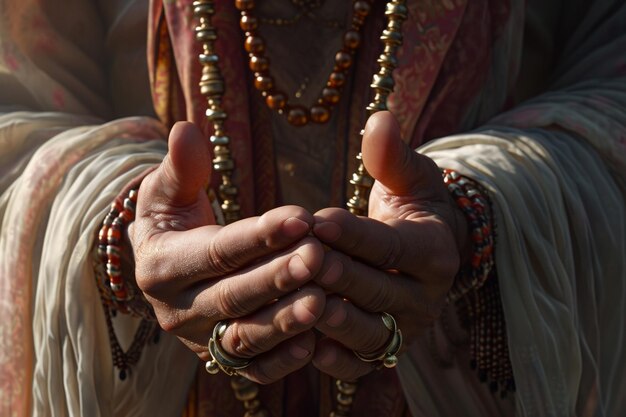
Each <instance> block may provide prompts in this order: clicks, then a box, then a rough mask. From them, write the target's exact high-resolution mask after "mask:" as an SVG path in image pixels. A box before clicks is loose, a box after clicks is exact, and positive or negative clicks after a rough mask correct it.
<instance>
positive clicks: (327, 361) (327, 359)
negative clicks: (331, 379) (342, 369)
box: [320, 350, 337, 368]
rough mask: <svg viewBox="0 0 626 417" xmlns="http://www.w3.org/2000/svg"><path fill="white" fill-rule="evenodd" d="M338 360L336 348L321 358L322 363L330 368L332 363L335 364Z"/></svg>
mask: <svg viewBox="0 0 626 417" xmlns="http://www.w3.org/2000/svg"><path fill="white" fill-rule="evenodd" d="M336 360H337V353H335V351H334V350H331V351H329V352H326V353H324V354H323V355H322V358H321V359H320V364H321V365H322V366H324V367H326V368H328V367H330V366H331V365H333V364H334V363H335V361H336Z"/></svg>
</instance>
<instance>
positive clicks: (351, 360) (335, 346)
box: [313, 338, 376, 381]
mask: <svg viewBox="0 0 626 417" xmlns="http://www.w3.org/2000/svg"><path fill="white" fill-rule="evenodd" d="M313 365H315V367H316V368H317V369H319V370H320V371H321V372H323V373H325V374H328V375H330V376H332V377H333V378H337V379H341V380H344V381H353V380H356V379H358V378H360V377H362V376H363V375H367V374H369V373H370V372H372V371H373V370H374V369H375V366H376V363H374V362H371V363H368V362H363V361H362V360H360V359H359V358H357V357H356V356H355V355H354V352H352V351H351V350H349V349H347V348H345V347H344V346H343V345H342V344H341V343H339V342H337V341H335V340H333V339H330V338H323V339H321V340H318V342H317V344H316V345H315V353H314V355H313Z"/></svg>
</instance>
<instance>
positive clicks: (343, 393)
mask: <svg viewBox="0 0 626 417" xmlns="http://www.w3.org/2000/svg"><path fill="white" fill-rule="evenodd" d="M405 1H406V0H389V1H388V2H387V6H386V10H385V16H386V17H387V26H386V28H385V29H384V30H383V32H382V34H381V36H380V39H381V41H382V43H383V45H384V49H383V52H382V54H381V55H380V57H379V58H378V61H377V62H378V64H379V65H380V67H379V70H378V72H377V73H376V74H374V76H373V80H372V83H371V85H370V87H371V88H372V90H373V91H374V98H373V100H372V102H371V103H370V104H369V105H368V106H367V116H368V117H369V116H371V115H372V114H373V113H376V112H378V111H381V110H387V97H388V96H389V94H390V93H391V92H392V91H393V87H394V81H393V76H392V72H393V70H394V69H395V67H396V65H397V60H396V53H397V50H398V48H399V47H400V45H401V44H402V33H401V29H402V23H403V22H404V20H406V18H407V16H408V10H407V8H406V6H405ZM214 4H215V0H196V1H194V2H193V12H194V15H195V17H196V18H197V19H198V22H199V24H198V26H197V27H196V28H195V32H196V39H197V40H198V42H200V44H201V46H202V52H201V53H200V55H199V61H200V64H201V65H202V76H201V80H200V83H199V85H200V92H201V93H202V95H204V96H205V97H206V99H207V111H206V116H207V118H208V120H209V122H210V123H211V125H212V127H213V135H212V136H211V137H210V141H211V143H212V144H213V151H214V159H213V167H214V170H215V171H216V172H217V173H218V174H219V175H220V176H221V183H220V185H219V189H218V195H219V198H220V200H221V202H222V203H221V209H222V211H223V213H224V219H225V221H226V222H227V223H231V222H234V221H237V220H239V219H240V206H239V203H238V202H237V196H238V189H237V187H236V186H235V185H234V184H233V181H232V174H233V171H234V169H235V161H234V160H233V158H232V156H231V152H230V146H229V145H230V138H229V136H228V134H227V132H226V129H225V124H224V122H225V120H226V118H227V114H226V112H225V111H224V109H223V107H222V98H223V95H224V92H225V83H224V79H223V77H222V75H221V71H220V68H219V56H218V55H217V52H216V49H215V42H216V40H217V37H218V34H217V31H216V29H215V27H214V26H213V25H212V23H211V19H212V16H213V15H214V14H215V6H214ZM235 6H236V7H237V9H238V10H239V11H240V13H241V19H240V26H241V28H242V30H243V31H244V32H245V35H246V41H245V44H244V47H245V49H246V51H247V52H248V53H249V54H250V55H249V67H250V69H251V70H252V71H253V72H254V73H255V74H254V76H255V80H254V84H255V88H256V89H257V90H259V91H260V92H261V94H262V95H263V97H265V101H266V104H267V105H268V106H269V107H270V108H272V109H273V110H276V111H278V112H279V113H281V114H284V113H286V115H287V120H288V121H289V122H290V123H291V124H292V125H294V126H303V125H305V124H306V123H308V121H309V118H310V120H311V121H313V122H315V123H325V122H326V121H328V118H329V116H330V107H331V106H332V105H333V104H336V103H337V102H338V101H339V94H340V92H339V88H341V86H342V85H343V83H344V81H345V77H346V73H347V70H348V69H349V68H350V66H351V65H352V61H353V58H352V56H353V54H354V51H355V50H356V48H357V47H358V45H359V44H360V34H359V31H360V29H361V27H362V25H363V22H364V19H365V17H366V16H367V14H369V10H370V7H371V1H369V0H368V1H365V0H355V1H354V2H353V17H352V25H351V27H350V28H349V29H348V31H346V33H345V35H344V44H343V47H342V49H341V50H340V51H338V52H337V54H336V55H335V66H334V68H333V71H332V72H331V74H330V75H329V77H328V81H327V84H326V87H325V88H324V89H323V90H322V94H321V97H320V98H319V99H318V101H317V103H316V104H315V105H313V106H312V107H311V108H310V110H307V109H305V108H304V107H302V106H290V105H289V104H288V100H287V97H286V96H285V94H284V93H282V92H280V91H279V90H276V89H275V88H274V80H273V78H271V75H270V72H269V62H268V61H267V59H266V58H265V57H264V55H263V52H264V50H265V42H264V40H263V39H262V38H261V37H260V36H259V35H258V32H257V27H258V19H257V17H256V16H255V14H254V7H255V1H254V0H235ZM356 159H357V163H358V168H357V170H356V171H355V172H354V173H353V174H352V177H351V179H350V181H349V182H350V184H351V185H352V186H353V195H352V197H351V198H350V199H349V201H348V203H347V206H348V209H349V210H350V211H351V212H352V213H354V214H358V215H366V214H367V201H368V197H369V191H370V189H371V187H372V184H373V179H372V178H371V177H370V176H369V175H368V174H367V172H366V170H365V167H364V166H363V163H362V159H361V153H360V152H359V154H358V155H357V156H356ZM336 386H337V389H338V394H337V407H336V409H335V410H334V411H332V412H331V413H330V416H331V417H335V416H336V417H339V416H348V415H349V413H350V408H351V405H352V401H353V396H354V393H355V392H356V388H357V383H356V382H349V381H341V380H337V381H336ZM231 387H232V388H233V390H234V392H235V396H236V397H237V399H239V400H240V401H242V402H243V404H244V407H245V409H246V414H245V415H246V416H248V415H251V416H252V415H254V416H268V415H269V413H268V412H267V410H265V409H264V408H263V406H262V404H261V403H260V401H259V399H258V398H257V397H258V391H259V388H258V386H257V385H256V384H255V383H253V382H251V381H249V380H247V379H246V378H243V377H241V376H234V377H233V378H232V379H231Z"/></svg>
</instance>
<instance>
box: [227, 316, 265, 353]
mask: <svg viewBox="0 0 626 417" xmlns="http://www.w3.org/2000/svg"><path fill="white" fill-rule="evenodd" d="M230 329H231V330H230V332H229V333H230V335H231V338H232V340H231V342H230V345H231V346H232V351H233V353H234V354H235V356H237V357H242V358H252V357H255V356H257V355H259V354H261V353H263V351H264V349H263V347H262V346H259V345H257V344H256V343H255V342H254V341H253V337H252V336H251V335H250V333H249V332H248V331H247V330H246V326H244V325H241V324H240V323H237V322H234V323H232V324H231V326H230ZM225 336H226V335H225ZM222 343H223V345H224V347H225V348H227V346H228V344H227V343H225V342H224V341H223V342H222Z"/></svg>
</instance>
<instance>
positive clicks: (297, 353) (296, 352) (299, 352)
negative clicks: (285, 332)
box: [289, 345, 311, 359]
mask: <svg viewBox="0 0 626 417" xmlns="http://www.w3.org/2000/svg"><path fill="white" fill-rule="evenodd" d="M289 353H291V356H293V357H294V358H296V359H304V358H306V357H307V356H309V355H310V354H311V352H309V351H308V350H306V349H305V348H303V347H300V346H298V345H291V347H290V348H289Z"/></svg>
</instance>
